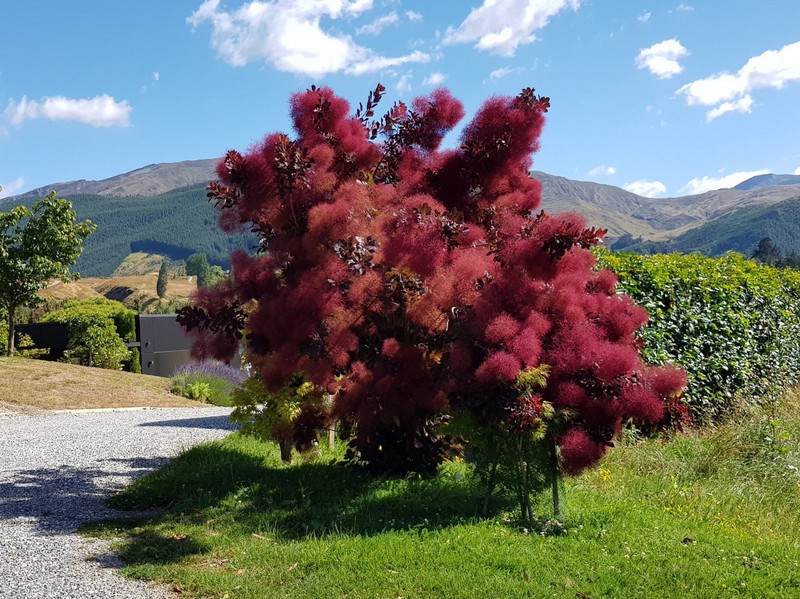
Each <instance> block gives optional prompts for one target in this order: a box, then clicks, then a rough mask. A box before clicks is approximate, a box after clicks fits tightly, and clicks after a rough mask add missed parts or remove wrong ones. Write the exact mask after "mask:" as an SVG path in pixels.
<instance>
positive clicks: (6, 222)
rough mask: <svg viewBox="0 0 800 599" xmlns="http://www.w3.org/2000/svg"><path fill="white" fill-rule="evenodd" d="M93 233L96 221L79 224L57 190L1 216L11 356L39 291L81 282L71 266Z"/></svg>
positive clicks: (2, 289) (2, 293)
mask: <svg viewBox="0 0 800 599" xmlns="http://www.w3.org/2000/svg"><path fill="white" fill-rule="evenodd" d="M93 230H94V225H92V223H91V222H90V221H84V222H76V217H75V212H74V211H73V210H72V204H70V202H68V201H67V200H64V199H61V198H58V197H56V193H55V191H51V192H50V194H49V195H48V196H47V197H45V198H43V199H42V200H39V201H37V202H36V203H34V204H33V206H32V207H30V208H28V207H26V206H16V207H15V208H12V209H11V211H9V212H0V308H4V309H5V311H6V318H7V322H8V343H7V353H8V355H14V316H15V312H16V310H17V308H19V307H20V306H30V305H33V304H35V303H37V302H38V301H39V298H38V295H37V292H38V291H39V290H40V289H43V288H44V287H46V286H47V284H48V282H49V281H50V280H51V279H56V278H57V279H61V280H64V281H68V280H71V279H75V278H77V277H78V274H77V273H74V272H72V271H70V267H71V266H72V265H73V264H75V261H76V260H77V259H78V256H80V253H81V250H82V248H83V241H84V239H86V237H87V236H88V235H89V234H90V233H91V232H92V231H93Z"/></svg>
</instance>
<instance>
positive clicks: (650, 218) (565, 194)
mask: <svg viewBox="0 0 800 599" xmlns="http://www.w3.org/2000/svg"><path fill="white" fill-rule="evenodd" d="M532 175H533V176H534V178H536V179H538V180H539V181H540V182H541V184H542V207H543V208H544V209H545V210H547V211H548V212H552V213H557V212H579V213H581V214H583V215H584V216H585V217H586V219H587V221H588V222H589V225H591V226H593V227H602V228H604V229H608V236H607V237H608V239H609V240H610V241H613V240H615V239H618V238H620V237H623V236H626V235H629V236H631V237H634V238H636V237H642V238H643V239H648V240H655V241H664V240H666V239H669V238H672V237H675V236H677V235H680V234H682V233H684V232H685V231H688V230H689V229H692V228H694V227H698V226H701V225H703V224H705V223H706V222H708V221H711V220H713V219H715V218H719V217H720V216H722V215H723V214H727V213H728V212H731V211H734V210H737V209H739V208H744V207H746V206H753V205H762V204H764V205H768V204H774V203H776V202H780V201H783V200H786V199H788V198H791V197H795V196H797V195H800V185H784V186H776V187H757V188H754V189H752V190H739V189H718V190H715V191H707V192H705V193H701V194H698V195H691V196H683V197H676V198H645V197H642V196H638V195H636V194H634V193H630V192H629V191H625V190H624V189H620V188H619V187H614V186H612V185H601V184H599V183H590V182H586V181H573V180H571V179H566V178H564V177H556V176H554V175H548V174H547V173H542V172H539V171H534V172H533V173H532Z"/></svg>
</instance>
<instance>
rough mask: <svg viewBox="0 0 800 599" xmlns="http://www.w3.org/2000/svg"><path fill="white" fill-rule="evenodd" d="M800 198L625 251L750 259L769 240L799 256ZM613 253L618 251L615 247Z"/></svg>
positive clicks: (744, 211)
mask: <svg viewBox="0 0 800 599" xmlns="http://www.w3.org/2000/svg"><path fill="white" fill-rule="evenodd" d="M798 231H800V197H795V198H792V199H789V200H784V201H783V202H778V203H776V204H769V205H756V206H748V207H746V208H740V209H739V210H734V211H732V212H729V213H727V214H725V215H723V216H720V217H719V218H716V219H714V220H712V221H709V222H708V223H706V224H704V225H702V226H700V227H697V228H696V229H691V230H689V231H687V232H686V233H684V234H682V235H680V236H678V237H675V238H674V239H671V240H669V241H664V242H653V241H645V242H642V243H637V244H635V245H631V246H629V247H626V248H625V250H626V251H632V252H638V253H640V254H660V253H670V252H680V253H690V252H700V253H701V254H705V255H706V256H720V255H722V254H724V253H725V252H728V251H734V252H740V253H742V254H745V255H749V254H750V253H751V252H752V251H753V249H754V248H755V247H756V245H757V244H758V242H759V241H760V240H761V239H762V238H764V237H770V238H771V239H772V241H773V242H775V244H776V245H777V246H778V248H780V250H781V252H782V253H783V254H790V253H792V252H794V253H796V254H800V235H798ZM612 249H617V248H614V246H612Z"/></svg>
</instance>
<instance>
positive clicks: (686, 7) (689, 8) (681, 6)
mask: <svg viewBox="0 0 800 599" xmlns="http://www.w3.org/2000/svg"><path fill="white" fill-rule="evenodd" d="M675 10H677V11H678V12H694V6H689V5H688V4H684V3H683V2H681V3H680V4H678V6H676V7H675Z"/></svg>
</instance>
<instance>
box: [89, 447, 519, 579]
mask: <svg viewBox="0 0 800 599" xmlns="http://www.w3.org/2000/svg"><path fill="white" fill-rule="evenodd" d="M247 443H250V442H249V441H248V442H247ZM247 443H246V444H244V445H243V446H242V447H244V449H242V448H240V447H238V446H236V445H232V444H229V443H226V442H222V443H213V444H209V445H203V446H198V447H194V448H192V449H190V450H189V451H187V452H186V453H185V454H183V455H182V456H180V457H179V458H177V459H175V460H173V461H172V462H171V463H170V464H169V465H167V466H166V467H165V468H163V469H162V470H160V471H158V472H156V473H153V474H152V475H150V476H147V477H145V478H143V479H140V480H138V481H136V482H135V483H134V484H133V485H132V486H131V487H130V488H129V489H128V490H126V491H125V492H124V493H122V494H120V495H118V496H116V497H114V498H112V500H111V501H110V505H111V506H112V507H114V508H117V509H134V510H152V509H157V508H161V509H163V511H162V512H160V513H159V514H158V515H156V516H153V517H151V518H149V519H148V520H147V521H146V522H144V523H143V522H142V521H141V520H133V521H131V522H130V523H129V524H127V525H126V523H125V522H124V521H119V520H117V521H113V522H107V523H105V524H104V523H102V522H100V523H97V524H96V525H93V526H92V527H91V528H90V529H89V532H90V533H92V534H103V533H104V532H105V533H112V534H113V533H115V532H119V531H120V529H125V528H126V527H127V529H128V531H129V533H131V536H130V537H129V539H128V542H127V543H126V545H125V547H123V549H122V554H123V557H124V559H125V560H126V561H127V562H128V563H129V564H131V565H135V564H141V563H152V561H153V560H155V559H156V558H155V557H148V555H147V551H150V552H156V553H158V555H159V556H162V557H159V558H158V559H173V558H174V559H180V557H182V556H184V555H186V552H185V551H183V548H185V547H190V545H176V547H179V548H180V549H181V551H182V552H179V554H180V555H178V554H176V555H175V556H173V557H169V556H170V555H171V554H170V552H169V551H166V550H165V551H164V552H160V549H159V547H162V546H166V547H171V546H173V545H175V544H174V543H172V544H171V543H170V542H169V540H168V539H167V540H165V538H164V537H163V534H162V533H158V534H156V533H152V532H150V531H153V530H156V531H163V530H170V529H175V530H187V528H186V527H187V526H188V527H189V528H188V529H191V528H192V527H193V526H196V525H197V526H199V527H200V531H199V534H201V535H202V534H203V532H202V531H204V530H205V527H206V526H207V525H208V524H209V523H212V522H213V526H214V528H215V530H217V531H218V532H220V533H222V534H223V535H225V534H226V533H225V528H226V527H229V528H230V531H231V535H241V536H243V537H250V536H251V535H253V534H255V535H269V536H271V537H272V538H274V539H275V540H277V541H279V542H280V541H293V540H300V539H305V538H309V537H312V538H313V537H325V536H328V535H345V536H371V535H377V534H381V533H385V532H388V531H401V532H402V531H406V532H408V531H410V532H415V531H416V532H419V533H422V532H423V531H425V530H427V531H432V530H436V529H441V528H445V527H450V526H454V525H457V524H461V523H467V522H472V521H474V520H476V519H479V518H480V510H481V507H482V501H483V493H482V489H480V488H479V487H478V485H477V484H475V483H474V482H473V480H472V478H473V477H462V476H460V475H459V474H456V475H450V474H446V473H445V474H441V475H439V476H436V477H430V478H421V477H407V478H400V479H397V478H395V479H391V478H379V477H375V476H372V475H370V474H368V473H366V472H364V471H363V470H361V469H360V468H357V467H353V466H348V465H345V464H342V463H338V462H332V463H327V464H326V463H318V462H317V463H303V464H295V465H292V466H288V467H287V466H280V465H273V464H271V463H270V461H269V460H265V459H264V458H263V457H261V456H259V455H256V454H251V453H250V452H249V451H248V450H247V447H248V445H247ZM506 506H507V504H504V505H503V507H506ZM104 527H105V531H104ZM194 530H198V529H194ZM154 534H155V536H153V535H154ZM183 542H184V543H185V542H186V541H183ZM148 547H151V548H150V549H147V548H148ZM196 549H197V551H199V552H202V551H203V547H202V546H200V545H198V546H197V547H196ZM142 560H144V561H142Z"/></svg>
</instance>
